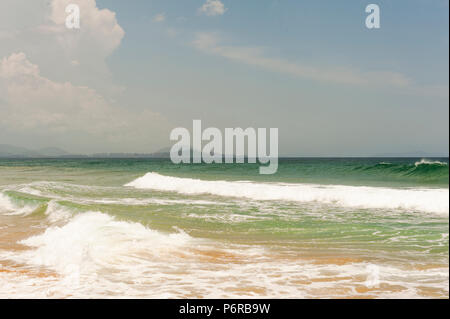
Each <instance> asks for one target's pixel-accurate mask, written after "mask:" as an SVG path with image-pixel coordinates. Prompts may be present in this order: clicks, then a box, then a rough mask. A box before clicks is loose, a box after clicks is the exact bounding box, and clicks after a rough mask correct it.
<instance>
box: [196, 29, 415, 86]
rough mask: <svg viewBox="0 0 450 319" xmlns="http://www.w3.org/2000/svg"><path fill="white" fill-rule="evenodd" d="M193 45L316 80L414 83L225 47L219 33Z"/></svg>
mask: <svg viewBox="0 0 450 319" xmlns="http://www.w3.org/2000/svg"><path fill="white" fill-rule="evenodd" d="M193 45H194V47H195V48H196V49H198V50H200V51H202V52H204V53H208V54H213V55H217V56H221V57H224V58H227V59H229V60H232V61H236V62H240V63H245V64H248V65H252V66H255V67H259V68H262V69H266V70H268V71H273V72H278V73H284V74H290V75H294V76H298V77H302V78H307V79H311V80H316V81H323V82H334V83H341V84H355V85H372V84H376V85H388V86H389V85H391V86H395V87H408V86H410V85H411V80H410V79H409V78H408V77H406V76H405V75H403V74H401V73H396V72H390V71H381V72H361V71H358V70H354V69H350V68H334V69H325V68H320V67H315V66H309V65H303V64H300V63H296V62H291V61H287V60H284V59H279V58H272V57H267V56H266V55H265V51H264V50H263V49H262V48H258V47H245V46H226V45H222V44H221V40H220V38H219V37H218V36H217V34H215V33H210V32H200V33H197V34H196V37H195V40H194V41H193Z"/></svg>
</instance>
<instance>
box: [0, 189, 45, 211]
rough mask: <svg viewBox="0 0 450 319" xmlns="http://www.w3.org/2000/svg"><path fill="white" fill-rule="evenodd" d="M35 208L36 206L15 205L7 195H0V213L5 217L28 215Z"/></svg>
mask: <svg viewBox="0 0 450 319" xmlns="http://www.w3.org/2000/svg"><path fill="white" fill-rule="evenodd" d="M36 208H37V205H19V204H16V203H14V202H13V201H12V200H11V198H10V197H9V196H8V195H6V194H4V193H0V213H3V214H5V215H29V214H31V213H32V212H33V211H34V210H35V209H36Z"/></svg>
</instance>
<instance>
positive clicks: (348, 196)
mask: <svg viewBox="0 0 450 319" xmlns="http://www.w3.org/2000/svg"><path fill="white" fill-rule="evenodd" d="M125 186H128V187H135V188H138V189H154V190H159V191H171V192H177V193H182V194H211V195H218V196H227V197H241V198H248V199H252V200H281V201H296V202H320V203H325V204H334V205H339V206H344V207H355V208H375V209H377V208H379V209H406V210H413V211H423V212H430V213H437V214H442V215H448V212H449V204H448V203H449V192H448V189H424V188H415V189H393V188H383V187H366V186H343V185H330V186H328V185H315V184H281V183H277V184H275V183H255V182H231V181H205V180H200V179H192V178H180V177H172V176H164V175H160V174H158V173H154V172H151V173H147V174H146V175H144V176H142V177H140V178H137V179H136V180H134V181H132V182H130V183H128V184H126V185H125Z"/></svg>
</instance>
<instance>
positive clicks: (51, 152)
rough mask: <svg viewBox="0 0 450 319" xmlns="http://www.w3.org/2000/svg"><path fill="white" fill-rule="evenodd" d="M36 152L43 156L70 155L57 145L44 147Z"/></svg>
mask: <svg viewBox="0 0 450 319" xmlns="http://www.w3.org/2000/svg"><path fill="white" fill-rule="evenodd" d="M38 153H39V154H41V155H44V156H52V157H53V156H67V155H70V154H69V153H68V152H66V151H65V150H63V149H61V148H58V147H46V148H41V149H39V150H38Z"/></svg>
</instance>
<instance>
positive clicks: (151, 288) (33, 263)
mask: <svg viewBox="0 0 450 319" xmlns="http://www.w3.org/2000/svg"><path fill="white" fill-rule="evenodd" d="M448 200H449V195H448V159H428V160H426V159H420V158H419V159H376V158H375V159H285V160H281V162H280V166H279V169H278V173H277V174H275V175H270V176H262V175H259V174H258V165H253V164H245V165H243V164H227V165H174V164H172V163H171V162H170V161H167V160H143V159H139V160H135V159H123V160H113V159H106V160H104V159H75V160H73V159H67V160H66V159H64V160H63V159H61V160H41V159H39V160H38V159H33V160H31V159H30V160H0V297H53V298H70V297H75V298H78V297H124V298H125V297H146V298H165V297H168V298H177V297H193V298H194V297H195V298H197V297H199V298H228V297H237V298H239V297H250V298H252V297H255V298H256V297H274V298H327V297H329V298H360V297H363V298H364V297H369V298H384V297H398V298H405V297H439V298H448V286H449V284H448V270H449V269H448V228H449V226H448V211H449V206H448Z"/></svg>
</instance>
